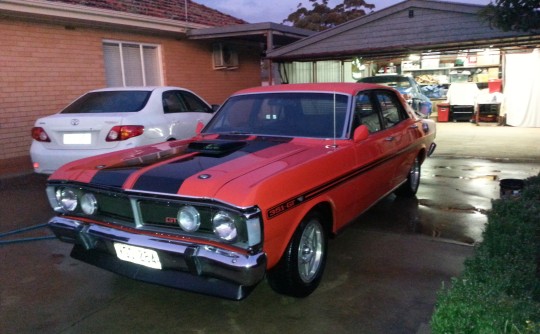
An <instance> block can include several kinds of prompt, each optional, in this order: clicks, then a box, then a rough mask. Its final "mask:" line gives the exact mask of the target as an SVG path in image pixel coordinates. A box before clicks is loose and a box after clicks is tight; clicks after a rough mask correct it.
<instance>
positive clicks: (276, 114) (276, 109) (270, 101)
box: [203, 92, 349, 138]
mask: <svg viewBox="0 0 540 334" xmlns="http://www.w3.org/2000/svg"><path fill="white" fill-rule="evenodd" d="M348 103H349V98H348V96H346V95H338V94H334V93H312V92H298V93H296V92H295V93H291V92H279V93H260V94H249V95H239V96H233V97H232V98H230V99H229V100H227V102H226V103H225V104H224V105H223V106H222V107H221V109H220V110H219V112H218V113H217V114H216V115H215V116H214V118H212V120H211V121H210V123H209V124H208V125H207V127H206V128H205V129H204V131H203V132H204V133H220V134H255V135H269V136H285V137H314V138H333V137H336V138H342V137H344V136H345V133H346V127H345V124H346V123H347V119H348V118H347V109H348V108H347V106H348Z"/></svg>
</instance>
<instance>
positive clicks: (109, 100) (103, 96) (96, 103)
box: [61, 91, 152, 114]
mask: <svg viewBox="0 0 540 334" xmlns="http://www.w3.org/2000/svg"><path fill="white" fill-rule="evenodd" d="M151 93H152V92H150V91H105V92H90V93H87V94H85V95H83V96H81V97H80V98H79V99H77V100H76V101H74V102H73V103H72V104H70V105H69V106H67V107H66V108H65V109H64V110H62V111H61V113H62V114H87V113H124V112H137V111H139V110H141V109H142V108H144V106H145V105H146V102H147V101H148V98H149V97H150V94H151Z"/></svg>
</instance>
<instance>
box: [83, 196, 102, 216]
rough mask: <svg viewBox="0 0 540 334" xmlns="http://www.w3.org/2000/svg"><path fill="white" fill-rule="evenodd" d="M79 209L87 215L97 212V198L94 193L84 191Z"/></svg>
mask: <svg viewBox="0 0 540 334" xmlns="http://www.w3.org/2000/svg"><path fill="white" fill-rule="evenodd" d="M81 209H82V210H83V212H84V213H86V214H87V215H93V214H94V213H96V212H97V209H98V205H97V199H96V196H94V194H90V193H86V194H84V195H83V196H82V197H81Z"/></svg>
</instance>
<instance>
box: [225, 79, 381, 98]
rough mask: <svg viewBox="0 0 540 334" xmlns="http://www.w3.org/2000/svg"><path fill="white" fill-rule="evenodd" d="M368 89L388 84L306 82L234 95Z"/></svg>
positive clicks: (262, 88) (343, 92) (247, 90)
mask: <svg viewBox="0 0 540 334" xmlns="http://www.w3.org/2000/svg"><path fill="white" fill-rule="evenodd" d="M367 89H386V90H389V88H388V87H386V86H381V85H375V84H368V83H355V82H330V83H306V84H281V85H274V86H261V87H253V88H248V89H243V90H240V91H238V92H236V93H234V94H233V96H234V95H244V94H254V93H278V92H326V93H341V94H348V95H356V94H357V93H358V92H360V91H363V90H367Z"/></svg>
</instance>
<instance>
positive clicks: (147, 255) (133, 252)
mask: <svg viewBox="0 0 540 334" xmlns="http://www.w3.org/2000/svg"><path fill="white" fill-rule="evenodd" d="M114 249H115V250H116V256H117V257H118V258H119V259H120V260H123V261H127V262H131V263H136V264H140V265H141V266H146V267H150V268H154V269H161V262H160V261H159V256H158V254H157V252H156V251H155V250H153V249H147V248H142V247H136V246H131V245H126V244H120V243H116V242H115V243H114Z"/></svg>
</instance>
